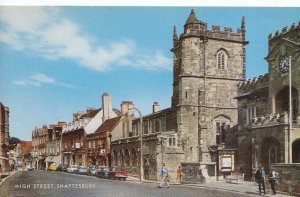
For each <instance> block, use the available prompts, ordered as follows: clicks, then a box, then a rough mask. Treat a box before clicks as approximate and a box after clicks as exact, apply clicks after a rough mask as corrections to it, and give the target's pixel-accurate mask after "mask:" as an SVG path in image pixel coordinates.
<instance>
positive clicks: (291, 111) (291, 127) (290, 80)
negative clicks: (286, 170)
mask: <svg viewBox="0 0 300 197" xmlns="http://www.w3.org/2000/svg"><path fill="white" fill-rule="evenodd" d="M292 99H293V96H292V56H289V108H290V109H289V110H290V113H289V116H290V117H289V127H290V128H289V136H288V138H289V139H288V143H289V148H288V150H289V151H288V154H289V157H288V158H289V161H288V163H292V142H291V135H292V130H293V102H292Z"/></svg>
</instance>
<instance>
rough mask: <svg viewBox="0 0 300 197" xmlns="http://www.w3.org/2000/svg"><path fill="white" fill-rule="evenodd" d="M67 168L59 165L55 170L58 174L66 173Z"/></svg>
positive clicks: (64, 165) (65, 165)
mask: <svg viewBox="0 0 300 197" xmlns="http://www.w3.org/2000/svg"><path fill="white" fill-rule="evenodd" d="M67 168H68V165H67V164H59V166H58V167H57V169H56V170H57V171H59V172H67Z"/></svg>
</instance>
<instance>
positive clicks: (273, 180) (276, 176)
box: [269, 170, 279, 195]
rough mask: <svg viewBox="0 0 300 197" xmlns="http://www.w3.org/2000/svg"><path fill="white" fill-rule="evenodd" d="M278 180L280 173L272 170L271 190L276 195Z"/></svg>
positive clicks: (270, 178)
mask: <svg viewBox="0 0 300 197" xmlns="http://www.w3.org/2000/svg"><path fill="white" fill-rule="evenodd" d="M278 178H279V173H278V172H275V171H274V170H272V171H271V173H270V177H269V182H270V184H271V188H272V191H273V194H274V195H276V180H277V179H278Z"/></svg>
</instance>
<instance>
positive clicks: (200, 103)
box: [171, 10, 248, 164]
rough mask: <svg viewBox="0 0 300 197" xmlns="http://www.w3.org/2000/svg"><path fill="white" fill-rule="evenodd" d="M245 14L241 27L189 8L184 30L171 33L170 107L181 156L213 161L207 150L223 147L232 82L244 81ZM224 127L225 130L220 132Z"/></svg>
mask: <svg viewBox="0 0 300 197" xmlns="http://www.w3.org/2000/svg"><path fill="white" fill-rule="evenodd" d="M245 32H246V30H245V19H244V17H243V19H242V25H241V28H240V29H238V30H237V32H233V31H232V28H230V27H225V28H224V31H221V30H220V26H212V30H208V27H207V23H205V22H203V21H200V20H198V19H197V17H196V15H195V12H194V10H192V11H191V13H190V15H189V17H188V19H187V21H186V23H185V25H184V32H183V33H182V34H181V35H180V36H179V37H178V36H177V33H176V27H174V34H173V44H174V46H173V48H172V49H171V51H172V52H173V53H174V78H173V96H172V107H173V108H176V110H177V131H178V137H179V142H180V143H179V144H180V145H181V146H182V149H183V151H184V153H185V154H184V155H185V161H188V162H200V163H203V164H205V163H211V162H215V160H216V158H215V156H213V154H212V152H211V150H212V149H213V148H216V147H217V148H220V147H225V144H226V143H225V142H226V141H228V138H227V139H226V136H230V134H229V133H228V132H229V130H230V129H229V128H230V127H232V126H234V125H236V124H237V101H236V99H234V97H235V96H236V95H237V84H238V83H239V82H242V81H244V80H245V54H246V52H245V46H246V45H247V44H248V42H247V41H246V40H245ZM225 132H227V133H225Z"/></svg>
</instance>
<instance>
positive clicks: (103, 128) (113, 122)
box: [95, 116, 122, 133]
mask: <svg viewBox="0 0 300 197" xmlns="http://www.w3.org/2000/svg"><path fill="white" fill-rule="evenodd" d="M121 118H122V116H117V117H115V118H111V119H107V120H105V121H104V123H103V124H102V125H100V127H99V128H98V129H97V130H96V131H95V133H100V132H111V131H112V130H113V129H114V128H115V127H116V126H117V124H118V123H119V121H120V120H121Z"/></svg>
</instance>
